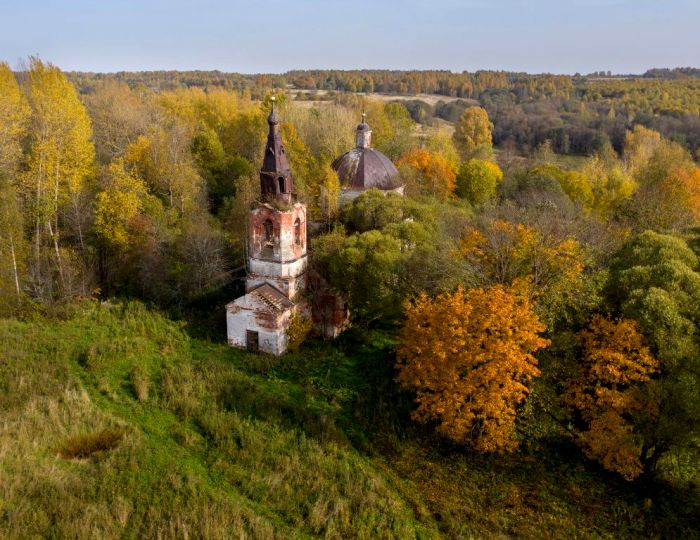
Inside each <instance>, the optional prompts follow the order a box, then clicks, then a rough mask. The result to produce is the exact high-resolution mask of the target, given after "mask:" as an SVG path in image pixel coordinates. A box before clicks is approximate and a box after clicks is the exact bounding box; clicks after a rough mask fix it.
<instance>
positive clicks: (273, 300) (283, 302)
mask: <svg viewBox="0 0 700 540" xmlns="http://www.w3.org/2000/svg"><path fill="white" fill-rule="evenodd" d="M248 294H250V295H251V296H253V297H254V298H256V299H258V300H260V301H261V302H263V303H264V304H265V305H266V306H268V307H269V308H271V309H274V310H275V311H286V310H288V309H289V308H291V307H293V306H294V302H292V301H291V300H290V299H289V298H287V297H286V296H285V295H284V294H283V293H282V292H281V291H279V290H277V289H275V288H274V287H273V286H272V285H270V284H269V283H263V284H262V285H260V287H257V288H256V289H253V290H252V291H250V292H249V293H248Z"/></svg>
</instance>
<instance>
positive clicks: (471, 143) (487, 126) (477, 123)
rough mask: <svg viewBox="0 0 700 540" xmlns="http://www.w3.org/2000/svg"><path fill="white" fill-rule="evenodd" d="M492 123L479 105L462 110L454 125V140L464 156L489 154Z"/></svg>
mask: <svg viewBox="0 0 700 540" xmlns="http://www.w3.org/2000/svg"><path fill="white" fill-rule="evenodd" d="M492 131H493V124H492V123H491V120H489V115H488V113H487V112H486V110H485V109H482V108H481V107H470V108H468V109H466V110H465V111H464V113H463V114H462V116H461V117H460V119H459V121H458V122H457V124H456V125H455V132H454V136H453V139H454V142H455V146H456V147H457V150H459V152H460V153H461V154H462V156H463V157H464V158H471V157H478V156H477V154H479V155H481V154H486V155H488V154H490V152H491V145H492V138H491V132H492ZM481 157H484V156H481Z"/></svg>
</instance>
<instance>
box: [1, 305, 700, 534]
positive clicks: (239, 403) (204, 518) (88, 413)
mask: <svg viewBox="0 0 700 540" xmlns="http://www.w3.org/2000/svg"><path fill="white" fill-rule="evenodd" d="M187 331H188V329H187V327H186V325H184V324H183V323H180V322H174V321H171V320H168V319H167V318H166V317H164V316H163V315H161V314H159V313H157V312H154V311H151V310H149V309H147V308H145V307H144V306H143V305H141V304H139V303H114V304H109V303H102V304H97V303H87V304H82V305H80V306H79V308H78V309H77V310H76V313H75V315H74V316H73V317H72V318H68V319H66V320H61V321H57V320H55V319H51V320H49V319H42V318H36V319H35V320H32V321H28V322H20V321H15V320H0V352H1V356H0V538H34V537H42V538H80V539H82V538H107V539H109V538H216V539H219V538H265V539H267V538H309V537H322V538H339V539H340V538H342V539H345V538H482V537H494V536H498V535H506V536H509V537H510V536H512V537H523V538H526V537H527V538H531V537H543V536H547V537H553V538H576V537H600V538H613V537H621V536H622V537H624V536H631V537H634V536H647V537H649V536H651V537H654V536H663V535H664V534H662V531H667V532H668V531H671V532H672V534H674V535H680V536H685V537H688V536H689V534H690V532H691V531H692V530H693V529H692V523H694V522H693V518H692V511H693V509H694V508H696V506H693V505H692V504H691V502H690V499H689V500H688V504H687V511H686V510H684V509H683V508H680V509H679V508H674V505H673V504H671V503H669V502H668V501H669V500H670V499H668V498H665V499H660V498H657V499H655V498H654V497H653V496H652V497H649V496H648V495H646V494H645V495H643V496H640V495H639V494H637V493H635V492H634V491H633V490H630V489H629V488H628V487H627V486H626V485H625V484H624V482H623V483H620V482H618V481H616V480H614V479H613V478H611V477H610V475H607V474H606V473H604V472H602V471H600V470H598V469H595V467H593V468H591V466H590V464H588V463H586V462H582V461H581V460H580V458H579V457H576V456H578V455H579V454H574V453H572V454H571V455H566V454H565V451H564V454H558V453H557V451H554V452H550V453H548V454H543V455H542V456H538V457H537V458H533V457H532V456H527V455H523V456H507V457H499V458H495V459H494V458H481V457H477V456H470V455H467V454H464V453H463V452H462V451H460V450H459V449H453V448H444V447H442V446H441V445H440V443H439V442H438V441H434V440H430V441H427V440H423V439H422V438H421V437H422V435H423V433H422V432H420V431H412V430H410V429H408V425H407V424H405V423H402V422H404V419H405V403H404V404H402V402H401V399H403V398H400V397H399V398H397V396H395V395H394V394H393V393H392V392H394V391H393V390H392V388H393V384H392V383H391V366H390V362H391V359H390V357H388V356H387V355H386V350H385V348H386V346H389V345H390V340H389V341H387V340H386V339H384V338H381V337H380V338H379V340H378V341H377V340H375V341H376V343H372V342H368V343H365V344H359V345H353V344H351V343H345V345H344V346H345V347H346V348H347V351H348V352H347V353H343V352H342V348H343V345H342V342H341V344H336V345H333V346H330V345H322V344H317V345H312V346H311V347H307V348H305V349H304V348H302V350H301V351H299V352H297V353H295V354H293V355H289V356H286V357H283V358H280V359H277V358H270V357H264V356H252V355H249V354H247V353H244V352H239V351H235V350H231V349H229V348H228V347H226V346H225V345H223V344H221V345H220V344H216V343H211V342H209V341H204V340H200V339H197V338H194V337H191V336H190V335H188V332H187ZM382 340H383V341H382ZM676 506H678V505H676Z"/></svg>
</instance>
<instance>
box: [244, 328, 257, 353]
mask: <svg viewBox="0 0 700 540" xmlns="http://www.w3.org/2000/svg"><path fill="white" fill-rule="evenodd" d="M259 339H260V338H259V336H258V333H257V332H254V331H253V330H246V333H245V346H246V349H248V352H258V349H259V347H260V343H259Z"/></svg>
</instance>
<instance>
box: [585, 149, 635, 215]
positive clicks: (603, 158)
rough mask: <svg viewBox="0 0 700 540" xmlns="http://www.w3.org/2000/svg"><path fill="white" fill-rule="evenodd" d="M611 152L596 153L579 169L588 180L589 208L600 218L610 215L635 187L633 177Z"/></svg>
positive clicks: (626, 199)
mask: <svg viewBox="0 0 700 540" xmlns="http://www.w3.org/2000/svg"><path fill="white" fill-rule="evenodd" d="M613 154H614V151H611V152H609V153H607V154H605V153H600V154H596V155H594V156H593V157H591V158H589V159H588V160H587V161H586V163H585V164H584V166H583V167H582V169H581V173H582V174H583V175H584V176H585V177H586V178H588V181H589V182H590V186H591V191H592V195H593V201H592V203H591V208H592V210H593V212H595V214H597V215H598V216H599V217H601V218H609V217H611V216H612V215H613V214H614V213H615V212H616V211H617V210H618V209H619V208H620V206H621V205H622V204H623V203H625V202H626V201H628V200H629V199H630V197H631V196H632V194H633V193H634V191H635V189H636V188H637V183H636V182H635V180H634V178H633V177H632V176H631V175H630V174H629V173H628V171H627V170H626V169H625V167H624V166H623V164H622V163H621V162H620V161H619V160H617V159H616V158H615V157H614V155H613Z"/></svg>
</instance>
